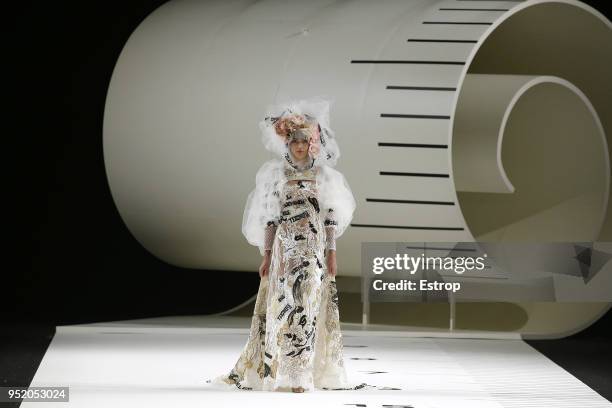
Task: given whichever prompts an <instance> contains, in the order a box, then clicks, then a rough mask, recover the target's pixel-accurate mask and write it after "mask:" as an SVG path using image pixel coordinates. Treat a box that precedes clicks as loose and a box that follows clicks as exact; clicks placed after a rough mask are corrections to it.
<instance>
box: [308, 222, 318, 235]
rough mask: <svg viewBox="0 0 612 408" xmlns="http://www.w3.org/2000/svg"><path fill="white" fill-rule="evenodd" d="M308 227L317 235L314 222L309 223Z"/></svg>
mask: <svg viewBox="0 0 612 408" xmlns="http://www.w3.org/2000/svg"><path fill="white" fill-rule="evenodd" d="M308 226H309V227H310V230H311V231H312V232H313V233H315V234H316V233H317V229H316V228H315V226H314V224H313V223H312V222H310V221H308Z"/></svg>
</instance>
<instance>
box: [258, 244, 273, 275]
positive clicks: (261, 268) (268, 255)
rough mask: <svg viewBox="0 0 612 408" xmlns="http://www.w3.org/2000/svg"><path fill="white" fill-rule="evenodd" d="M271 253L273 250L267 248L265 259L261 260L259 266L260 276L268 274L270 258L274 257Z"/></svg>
mask: <svg viewBox="0 0 612 408" xmlns="http://www.w3.org/2000/svg"><path fill="white" fill-rule="evenodd" d="M271 253H272V251H270V250H267V251H265V252H264V256H263V259H262V260H261V265H260V266H259V277H260V278H263V277H264V276H266V275H267V274H268V271H269V269H270V259H271V258H272V257H271Z"/></svg>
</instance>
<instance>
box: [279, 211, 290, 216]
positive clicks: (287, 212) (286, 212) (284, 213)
mask: <svg viewBox="0 0 612 408" xmlns="http://www.w3.org/2000/svg"><path fill="white" fill-rule="evenodd" d="M281 214H282V215H289V214H291V211H289V210H285V211H283V212H282V213H281Z"/></svg>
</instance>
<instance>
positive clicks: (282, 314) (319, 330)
mask: <svg viewBox="0 0 612 408" xmlns="http://www.w3.org/2000/svg"><path fill="white" fill-rule="evenodd" d="M329 105H330V104H329V101H327V100H325V99H320V98H313V99H309V100H301V101H293V102H290V103H287V104H281V105H276V106H271V107H269V109H268V112H267V114H266V116H265V119H263V120H262V121H261V122H260V129H261V131H262V140H263V143H264V145H265V147H266V148H267V149H268V150H270V151H272V152H274V153H276V154H277V155H279V156H280V157H279V158H276V159H272V160H270V161H268V162H266V163H264V164H263V166H262V167H261V168H260V169H259V171H258V172H257V176H256V186H255V189H254V190H253V191H252V192H251V193H250V195H249V196H248V198H247V202H246V207H245V211H244V217H243V224H242V232H243V234H244V236H245V237H246V239H247V240H248V242H249V243H251V244H252V245H255V246H258V247H259V249H260V253H261V255H262V256H263V259H262V262H261V266H260V267H259V275H260V277H261V280H260V285H259V291H258V294H257V300H256V302H255V310H254V313H253V318H252V323H251V329H250V334H249V338H248V341H247V343H246V345H245V347H244V349H243V351H242V354H241V355H240V357H239V358H238V361H237V362H236V364H235V366H234V368H233V369H232V370H231V371H230V372H229V373H228V374H226V375H222V376H219V377H217V378H215V379H214V380H213V381H212V382H214V383H221V382H223V383H225V384H231V385H232V386H234V385H235V386H236V387H238V388H239V389H243V390H244V389H248V390H267V391H289V390H291V391H293V392H304V391H312V390H314V388H319V389H358V388H363V387H365V386H366V385H367V384H365V383H363V384H360V385H357V386H349V385H348V384H347V378H346V371H345V367H344V361H343V342H342V333H341V331H340V322H339V314H338V292H337V289H336V278H335V275H336V267H337V265H336V239H337V238H338V237H340V236H341V235H342V233H343V232H344V230H345V229H346V227H347V226H348V224H349V222H350V221H351V218H352V216H353V212H354V210H355V200H354V198H353V194H352V192H351V189H350V188H349V185H348V184H347V182H346V180H345V178H344V176H343V175H342V174H341V173H340V172H339V171H337V170H335V169H333V166H334V165H335V164H336V161H337V160H338V157H339V155H340V152H339V149H338V144H337V142H336V140H335V137H334V133H333V132H332V130H331V129H330V127H329ZM209 382H210V381H209Z"/></svg>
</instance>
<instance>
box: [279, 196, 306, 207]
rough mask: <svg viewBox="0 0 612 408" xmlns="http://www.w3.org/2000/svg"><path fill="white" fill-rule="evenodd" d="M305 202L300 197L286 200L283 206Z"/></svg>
mask: <svg viewBox="0 0 612 408" xmlns="http://www.w3.org/2000/svg"><path fill="white" fill-rule="evenodd" d="M305 202H306V201H304V200H303V199H301V198H300V199H299V200H294V201H287V202H286V203H285V204H283V207H289V206H290V205H299V204H304V203H305Z"/></svg>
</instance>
